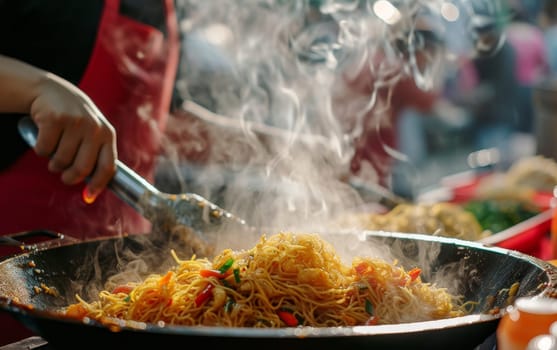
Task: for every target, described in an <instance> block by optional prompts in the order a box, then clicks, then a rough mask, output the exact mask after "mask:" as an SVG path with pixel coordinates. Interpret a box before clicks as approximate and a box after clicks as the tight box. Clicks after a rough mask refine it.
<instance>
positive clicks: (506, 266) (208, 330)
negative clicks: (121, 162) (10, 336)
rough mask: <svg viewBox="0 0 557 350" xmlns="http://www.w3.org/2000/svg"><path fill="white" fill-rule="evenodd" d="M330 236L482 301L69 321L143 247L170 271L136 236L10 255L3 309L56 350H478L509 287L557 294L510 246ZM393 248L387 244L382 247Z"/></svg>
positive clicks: (4, 270) (552, 274)
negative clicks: (409, 319) (454, 308)
mask: <svg viewBox="0 0 557 350" xmlns="http://www.w3.org/2000/svg"><path fill="white" fill-rule="evenodd" d="M346 235H349V237H347V236H346ZM324 238H325V239H327V240H328V241H330V242H332V243H333V244H334V245H335V246H336V247H337V249H338V247H339V246H340V245H339V244H338V242H343V243H342V246H346V245H349V246H351V247H357V251H358V255H361V254H362V252H363V253H364V254H365V253H366V252H368V253H370V254H375V252H377V251H386V250H391V253H392V255H393V256H394V257H397V258H398V259H399V260H400V264H401V265H403V266H408V267H411V266H416V265H419V266H420V267H422V269H423V276H422V278H423V279H424V280H426V281H431V282H434V283H437V284H438V285H441V286H446V287H447V288H449V290H450V291H452V292H455V293H461V294H463V295H464V296H465V297H466V299H467V300H473V301H477V302H478V304H477V307H476V309H475V310H474V312H473V314H471V315H469V316H465V317H459V318H454V319H448V320H440V321H429V322H419V323H408V324H397V325H381V326H360V327H342V328H283V329H255V328H218V327H180V326H168V325H167V326H163V325H153V324H143V323H127V324H122V325H121V327H114V326H112V327H110V328H109V327H106V326H103V325H100V324H97V323H95V322H78V321H75V320H71V319H66V318H64V317H62V316H60V314H56V313H54V312H53V311H55V310H57V309H59V308H61V307H64V306H66V305H68V304H70V303H74V302H75V301H76V300H75V294H76V293H77V294H80V295H82V296H85V297H86V298H88V297H91V298H93V297H94V296H95V293H96V291H97V290H98V289H99V288H102V285H103V283H104V282H105V281H106V279H107V278H108V277H109V276H110V275H112V274H114V273H115V272H116V271H119V270H120V269H121V268H122V267H123V266H126V264H128V262H129V261H131V260H132V259H135V258H136V257H137V255H138V254H141V253H143V252H145V251H148V252H149V253H150V254H149V255H147V256H143V255H142V259H143V260H144V261H146V264H147V267H148V269H147V271H148V272H163V271H166V269H167V267H168V265H166V262H165V261H161V259H162V257H165V256H170V254H169V253H168V248H169V247H168V246H166V245H164V244H163V245H149V246H146V245H145V244H144V242H141V240H142V237H140V236H137V237H123V238H106V239H99V240H93V241H87V242H80V243H75V242H73V243H70V244H63V243H62V244H57V245H56V246H48V245H47V246H46V247H41V246H39V248H38V249H34V250H32V251H29V252H25V253H21V254H17V255H14V256H12V257H9V258H5V259H4V260H3V261H0V276H1V277H0V310H3V311H5V312H7V313H9V314H10V315H12V316H14V317H15V318H16V319H17V320H19V321H20V322H21V323H23V324H24V325H25V326H26V327H28V328H29V329H31V330H32V331H34V332H35V333H37V334H38V335H40V336H42V337H43V338H45V339H46V340H47V341H48V342H49V344H50V346H51V347H53V348H54V349H76V348H90V349H100V348H112V347H113V345H115V344H125V345H126V348H129V349H146V348H160V347H161V346H165V345H168V346H170V344H180V345H181V347H187V348H191V349H225V348H227V349H228V348H240V349H244V350H247V349H258V350H259V349H265V350H269V349H280V350H284V349H310V348H312V349H319V350H323V349H341V348H344V349H360V348H362V349H363V348H367V349H372V348H373V349H419V348H424V349H448V348H451V349H474V348H475V347H476V346H478V345H479V344H481V343H482V342H483V341H484V340H485V339H487V338H488V337H489V336H491V335H493V334H494V332H495V330H496V328H497V324H498V322H499V319H500V317H501V316H502V312H503V311H504V308H505V307H506V306H507V305H508V304H509V303H512V301H513V300H514V299H513V297H512V296H509V288H510V287H511V285H513V284H514V283H516V282H519V284H520V285H519V288H518V290H517V294H516V296H515V297H518V296H530V295H544V296H549V297H554V296H555V295H557V293H556V290H555V286H556V281H557V269H556V268H555V267H553V265H551V264H549V263H547V262H544V261H542V260H539V259H537V258H534V257H531V256H528V255H525V254H522V253H519V252H515V251H509V250H506V249H503V248H497V247H487V246H484V245H482V244H480V243H475V242H469V241H461V240H456V239H452V238H444V237H434V236H428V235H417V234H416V235H414V234H404V233H386V232H363V233H359V234H356V233H343V234H327V235H325V234H324ZM337 239H340V240H337ZM387 246H388V247H389V249H384V248H383V249H382V247H387ZM377 248H378V249H377ZM347 251H350V249H347ZM342 254H343V252H341V255H342ZM169 261H170V260H169ZM169 261H168V262H169ZM425 261H429V262H425ZM147 271H146V272H147ZM441 277H443V278H441ZM37 286H39V287H40V286H47V287H49V288H54V289H55V290H56V291H57V293H58V295H57V296H53V295H51V294H49V293H46V292H44V289H43V290H42V291H40V292H39V293H37V292H36V288H34V287H37ZM498 310H499V311H500V312H497V311H498ZM490 311H491V312H490ZM3 331H5V330H3ZM76 339H77V341H78V342H77V343H76Z"/></svg>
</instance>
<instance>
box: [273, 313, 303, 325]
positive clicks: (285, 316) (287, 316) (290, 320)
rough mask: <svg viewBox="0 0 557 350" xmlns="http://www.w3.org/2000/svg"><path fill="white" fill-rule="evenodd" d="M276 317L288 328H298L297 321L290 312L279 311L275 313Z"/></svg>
mask: <svg viewBox="0 0 557 350" xmlns="http://www.w3.org/2000/svg"><path fill="white" fill-rule="evenodd" d="M277 315H278V317H279V318H280V319H281V320H282V322H284V323H286V325H287V326H289V327H296V326H298V319H297V318H296V316H294V314H293V313H292V312H289V311H284V310H279V311H277Z"/></svg>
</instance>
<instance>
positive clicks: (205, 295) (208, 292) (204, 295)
mask: <svg viewBox="0 0 557 350" xmlns="http://www.w3.org/2000/svg"><path fill="white" fill-rule="evenodd" d="M213 288H215V286H214V285H213V284H211V283H208V284H207V285H206V286H205V288H203V290H202V291H201V293H199V294H198V295H197V297H196V298H195V306H200V305H201V304H203V303H204V302H205V301H207V299H209V298H210V297H211V296H213V292H212V291H213Z"/></svg>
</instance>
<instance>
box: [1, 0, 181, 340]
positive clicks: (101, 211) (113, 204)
mask: <svg viewBox="0 0 557 350" xmlns="http://www.w3.org/2000/svg"><path fill="white" fill-rule="evenodd" d="M0 33H2V34H1V35H2V39H1V40H0V112H1V113H2V115H1V116H0V123H1V126H0V138H2V140H3V141H4V144H7V145H8V146H7V147H5V149H4V151H3V152H2V155H1V156H0V187H1V188H2V200H0V211H1V212H2V216H3V220H2V224H1V225H0V234H2V235H5V234H10V233H17V232H23V231H27V230H37V229H47V230H52V231H57V232H62V233H64V234H67V235H70V236H73V237H77V238H79V239H88V238H95V237H99V236H113V235H118V234H124V233H125V234H138V233H147V232H149V230H150V224H149V222H147V221H146V220H145V219H144V218H143V217H141V216H140V215H139V214H138V213H136V212H135V211H134V209H132V208H131V207H129V206H128V205H127V204H125V203H124V202H122V201H121V200H120V199H118V198H116V196H114V195H113V194H112V193H110V192H109V191H103V189H104V188H105V186H106V185H107V183H108V181H109V180H110V178H111V177H112V175H113V174H114V171H115V160H116V159H120V160H122V161H123V162H124V163H126V164H127V165H128V166H130V167H131V168H132V169H134V170H135V171H136V172H138V173H139V174H140V175H142V176H143V177H145V178H146V179H147V180H152V179H153V177H154V171H155V166H156V159H157V155H158V154H159V152H160V150H161V140H162V138H163V133H164V130H165V127H166V124H167V121H168V113H169V109H170V108H171V101H172V94H173V87H174V82H175V78H176V72H177V66H178V61H179V42H180V40H179V34H178V26H177V18H176V12H175V7H174V3H173V1H172V0H144V1H137V0H121V1H118V0H81V1H73V0H51V1H41V0H21V1H10V0H2V1H0ZM22 115H30V116H31V117H32V119H33V120H34V121H35V123H36V124H37V126H38V129H39V132H38V141H37V146H36V147H35V148H34V149H31V148H30V147H29V146H28V145H27V144H26V143H25V142H24V141H23V140H22V138H21V137H20V135H19V133H18V129H17V123H18V120H19V119H20V117H21V116H22ZM87 176H90V181H89V182H88V185H87V186H85V184H84V180H85V179H86V177H87ZM0 279H1V277H0ZM1 316H2V317H3V316H5V315H1ZM11 321H13V320H11V319H7V317H6V319H4V317H3V319H2V320H1V323H2V327H3V331H2V332H1V335H0V345H3V344H6V343H9V342H13V341H15V340H17V339H21V338H23V337H25V336H29V335H31V334H30V332H28V331H27V330H24V329H23V327H22V326H20V325H19V324H18V323H15V322H11Z"/></svg>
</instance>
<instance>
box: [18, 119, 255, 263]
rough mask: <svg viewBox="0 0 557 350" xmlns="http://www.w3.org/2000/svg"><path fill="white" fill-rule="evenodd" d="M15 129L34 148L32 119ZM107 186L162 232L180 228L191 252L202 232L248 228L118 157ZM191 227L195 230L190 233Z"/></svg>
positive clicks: (198, 247)
mask: <svg viewBox="0 0 557 350" xmlns="http://www.w3.org/2000/svg"><path fill="white" fill-rule="evenodd" d="M18 129H19V133H20V134H21V136H22V137H23V139H24V140H25V141H26V142H27V143H28V144H29V145H30V146H31V147H34V146H35V144H36V142H37V134H38V128H37V126H36V124H35V122H34V121H33V120H32V119H31V118H30V117H28V116H26V117H23V118H22V119H21V120H20V121H19V124H18ZM108 188H109V189H110V190H111V191H112V192H113V193H114V194H116V196H118V197H119V198H120V199H121V200H122V201H124V202H125V203H127V204H128V205H130V206H131V207H133V208H134V209H135V210H137V211H138V212H139V213H140V214H141V215H143V216H144V217H145V218H146V219H148V220H149V221H151V223H152V224H153V225H154V226H155V227H156V228H157V229H159V230H162V232H170V231H176V230H180V232H181V233H182V231H183V233H184V236H185V237H183V238H184V239H185V240H186V242H187V243H188V244H190V245H191V246H192V248H193V249H194V251H200V252H201V251H203V252H205V251H206V248H207V242H206V241H205V239H204V237H203V234H204V233H208V232H217V231H219V230H221V229H222V228H223V227H227V228H229V227H232V228H238V227H241V228H243V229H244V230H245V229H248V228H249V226H248V225H247V224H246V221H245V220H243V219H241V218H239V217H237V216H235V215H233V214H232V213H229V212H228V211H226V210H224V209H222V208H220V207H219V206H218V205H216V204H214V203H212V202H210V201H209V200H207V199H205V198H203V197H202V196H200V195H198V194H195V193H183V194H169V193H164V192H161V191H159V190H158V189H157V188H156V187H155V186H153V185H152V184H151V183H149V182H148V181H147V180H146V179H144V178H143V177H141V176H140V175H139V174H137V173H136V172H134V171H133V170H132V169H130V168H129V167H128V166H126V165H125V164H124V163H122V162H121V161H119V160H117V161H116V173H115V175H114V177H113V178H112V180H111V181H110V183H109V184H108ZM192 229H193V230H195V231H196V233H192V232H191V231H192Z"/></svg>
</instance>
